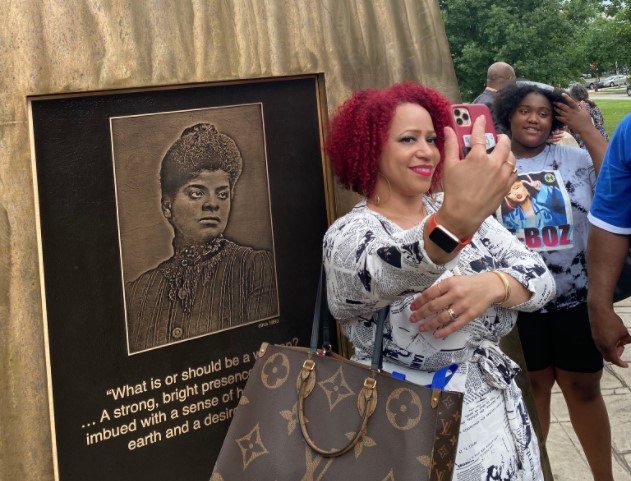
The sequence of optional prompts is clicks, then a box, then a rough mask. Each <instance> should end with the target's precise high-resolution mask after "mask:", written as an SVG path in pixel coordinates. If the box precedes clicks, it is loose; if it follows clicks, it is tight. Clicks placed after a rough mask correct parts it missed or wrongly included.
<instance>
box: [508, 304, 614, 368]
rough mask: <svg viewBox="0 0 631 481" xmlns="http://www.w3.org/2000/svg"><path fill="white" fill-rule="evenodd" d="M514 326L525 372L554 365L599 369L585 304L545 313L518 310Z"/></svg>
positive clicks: (600, 363) (598, 358) (599, 358)
mask: <svg viewBox="0 0 631 481" xmlns="http://www.w3.org/2000/svg"><path fill="white" fill-rule="evenodd" d="M517 327H518V329H519V338H520V339H521V345H522V349H523V351H524V358H525V359H526V366H527V367H528V370H529V371H540V370H542V369H545V368H547V367H550V366H554V367H558V368H559V369H563V370H564V371H570V372H584V373H594V372H598V371H600V370H601V369H602V368H603V358H602V356H601V354H600V352H599V351H598V349H597V348H596V344H594V339H593V338H592V332H591V330H590V327H589V317H588V315H587V304H581V305H579V306H577V307H574V308H572V309H567V310H563V311H555V312H547V313H545V314H540V313H532V312H520V313H519V316H518V317H517Z"/></svg>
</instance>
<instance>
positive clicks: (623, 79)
mask: <svg viewBox="0 0 631 481" xmlns="http://www.w3.org/2000/svg"><path fill="white" fill-rule="evenodd" d="M620 85H627V76H626V75H611V76H610V77H607V78H606V79H605V80H603V81H601V82H598V86H599V87H617V86H620Z"/></svg>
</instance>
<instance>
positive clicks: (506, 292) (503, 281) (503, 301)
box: [491, 271, 510, 306]
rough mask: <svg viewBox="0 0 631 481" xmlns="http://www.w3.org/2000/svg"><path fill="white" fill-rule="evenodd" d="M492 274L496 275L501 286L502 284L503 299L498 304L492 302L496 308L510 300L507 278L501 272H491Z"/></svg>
mask: <svg viewBox="0 0 631 481" xmlns="http://www.w3.org/2000/svg"><path fill="white" fill-rule="evenodd" d="M491 272H492V273H493V274H496V275H497V277H499V278H500V279H501V280H502V284H504V299H502V300H501V301H499V302H494V303H493V304H495V305H496V306H501V305H503V304H504V303H505V302H506V301H508V299H509V298H510V284H509V283H508V277H506V274H504V273H503V272H502V271H491Z"/></svg>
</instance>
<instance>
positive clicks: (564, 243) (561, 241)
mask: <svg viewBox="0 0 631 481" xmlns="http://www.w3.org/2000/svg"><path fill="white" fill-rule="evenodd" d="M517 171H518V179H517V181H516V182H515V183H514V184H513V187H512V188H511V191H510V192H509V194H508V195H507V196H506V198H505V200H504V202H502V205H501V207H500V208H499V209H498V211H497V218H498V220H499V221H500V222H502V223H503V224H504V226H506V228H507V229H508V230H510V231H511V232H513V233H514V234H515V235H516V236H517V238H518V239H519V240H520V241H521V242H523V243H524V244H526V245H527V246H528V247H530V248H531V249H532V250H535V251H537V252H539V254H540V255H541V257H542V258H543V260H544V261H545V263H546V265H547V266H548V268H549V269H550V272H551V273H552V275H553V276H554V280H555V281H556V287H557V296H556V298H555V299H554V300H553V301H551V302H549V303H548V304H546V306H545V307H544V308H543V309H542V310H541V312H550V311H557V310H564V309H570V308H572V307H575V306H577V305H579V304H582V303H585V302H586V300H587V269H586V250H587V234H588V230H589V224H588V220H587V213H588V212H589V208H590V206H591V203H592V198H593V195H594V187H595V184H596V173H595V171H594V165H593V163H592V159H591V157H590V156H589V154H588V153H587V152H586V151H585V150H582V149H577V148H575V147H567V146H564V145H556V144H551V145H546V147H545V149H544V150H543V151H542V152H541V153H540V154H538V155H536V156H535V157H530V158H524V159H519V158H518V159H517Z"/></svg>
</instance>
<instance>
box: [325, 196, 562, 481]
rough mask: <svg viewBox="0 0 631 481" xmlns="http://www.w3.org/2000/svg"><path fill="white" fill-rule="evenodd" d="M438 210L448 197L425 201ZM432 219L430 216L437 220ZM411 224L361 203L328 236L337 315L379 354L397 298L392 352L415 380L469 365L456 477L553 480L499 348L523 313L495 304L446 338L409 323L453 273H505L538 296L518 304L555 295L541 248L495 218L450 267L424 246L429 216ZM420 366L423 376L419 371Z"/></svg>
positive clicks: (361, 356) (456, 380)
mask: <svg viewBox="0 0 631 481" xmlns="http://www.w3.org/2000/svg"><path fill="white" fill-rule="evenodd" d="M423 202H424V204H425V208H426V209H427V212H428V213H429V214H432V213H433V212H435V211H436V210H437V209H438V208H439V206H440V204H441V202H442V194H438V195H437V196H436V197H435V198H434V199H432V198H430V197H427V196H426V197H425V198H424V200H423ZM428 218H429V217H428ZM428 218H426V219H424V220H423V222H421V223H420V224H419V225H418V226H416V227H413V228H412V229H408V230H402V229H401V228H400V227H399V226H397V225H396V224H394V223H392V222H391V221H389V220H388V219H386V218H385V217H383V216H381V215H379V214H377V213H375V212H373V211H371V210H370V209H368V207H367V206H366V203H365V201H362V202H360V203H359V204H357V205H356V206H355V208H354V209H353V210H352V211H351V212H350V213H349V214H347V215H346V216H344V217H341V218H340V219H338V220H337V221H336V222H335V223H334V224H333V225H332V226H331V227H330V228H329V230H328V231H327V233H326V235H325V238H324V264H325V269H326V274H327V292H328V299H329V307H330V309H331V312H332V314H333V315H334V316H335V317H336V318H337V319H340V321H341V324H342V329H343V331H344V333H345V334H346V336H347V337H348V338H349V340H350V341H351V342H352V343H353V345H354V347H355V356H354V358H355V359H356V360H359V361H362V360H366V359H368V358H369V357H370V353H371V352H372V349H373V339H374V330H375V321H376V315H375V313H376V312H377V311H378V310H379V309H381V308H382V307H384V306H386V305H390V314H389V317H388V321H387V323H386V326H387V327H386V332H385V336H384V358H385V360H386V361H389V364H388V365H389V366H392V365H394V369H395V370H397V371H399V372H404V373H406V374H407V376H408V377H407V379H408V380H411V381H413V382H419V383H423V384H426V383H428V382H429V381H430V380H431V373H432V372H434V371H436V370H438V369H440V368H442V367H444V366H447V365H449V364H452V363H457V364H458V366H459V368H458V370H457V372H456V374H455V375H454V376H453V378H452V379H451V381H450V382H449V385H448V389H450V390H454V391H460V392H463V393H464V394H465V396H464V406H463V413H462V422H461V431H460V438H459V442H458V452H457V457H456V469H455V472H454V478H453V479H454V480H458V481H490V480H493V481H495V480H502V481H517V480H524V481H525V480H528V481H533V480H543V474H542V471H541V465H540V460H539V448H538V444H537V439H536V436H535V433H534V431H533V429H532V426H531V422H530V418H529V415H528V413H527V411H526V407H525V405H524V401H523V399H522V396H521V391H520V389H519V388H518V387H517V385H516V383H515V380H514V378H515V376H516V375H517V373H518V372H519V367H518V366H517V364H516V363H515V362H513V361H512V360H511V359H510V358H509V357H508V356H506V355H505V354H504V353H503V352H502V351H501V350H500V349H499V347H498V342H499V339H500V338H501V337H502V336H504V335H506V334H508V333H509V332H510V330H511V329H512V327H513V326H514V324H515V320H516V317H517V312H516V311H515V310H514V309H505V308H500V307H497V306H491V307H489V309H488V310H487V311H486V312H485V313H484V314H483V315H482V316H481V317H479V318H477V319H475V320H473V321H472V322H470V323H469V324H467V325H466V326H465V327H463V328H462V329H461V330H459V331H458V332H456V333H453V334H451V335H450V336H448V337H446V338H444V339H435V338H434V337H433V336H432V333H420V332H418V325H417V324H412V323H410V322H409V320H408V319H409V317H410V315H411V311H410V309H409V305H410V304H411V302H412V300H413V299H414V297H415V295H416V294H417V293H419V292H422V291H423V290H425V289H427V288H429V287H430V286H432V285H433V284H435V283H438V282H441V281H442V280H444V279H446V278H448V277H450V276H453V275H468V274H476V273H480V272H484V271H490V270H501V271H503V272H506V273H507V274H509V275H511V276H513V277H514V278H515V279H517V280H518V281H519V282H520V283H521V284H522V285H524V286H525V287H526V288H527V289H528V290H529V291H530V292H531V293H532V297H531V298H530V299H529V300H528V301H527V302H525V303H524V304H521V305H520V306H517V307H516V309H519V310H524V311H534V310H537V309H539V308H540V307H541V306H542V305H544V304H545V303H546V302H547V301H549V300H550V299H551V298H552V297H553V296H554V293H555V285H554V281H553V279H552V277H551V275H550V273H549V271H548V270H547V268H546V266H545V264H544V263H543V262H542V260H541V258H540V257H539V255H538V254H536V253H534V252H531V251H529V250H528V249H527V248H525V247H524V246H523V245H522V244H521V243H520V242H519V241H517V240H516V239H515V237H514V236H513V235H511V234H510V233H509V232H508V231H507V230H506V229H505V228H504V227H502V226H501V225H500V224H499V223H498V222H497V221H496V220H495V219H494V218H492V217H489V218H488V219H487V220H486V221H485V222H484V223H483V224H482V225H481V226H480V229H479V230H478V232H477V233H476V234H475V235H474V237H473V240H472V242H471V243H470V244H469V245H468V246H467V247H465V248H464V249H463V250H462V251H461V252H460V254H459V255H458V256H457V257H456V258H455V259H453V260H452V261H450V262H449V263H447V264H445V265H436V264H434V263H432V261H431V260H430V259H429V258H428V256H427V255H426V253H425V249H424V245H423V229H424V225H425V222H427V219H428ZM415 373H418V375H415Z"/></svg>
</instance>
